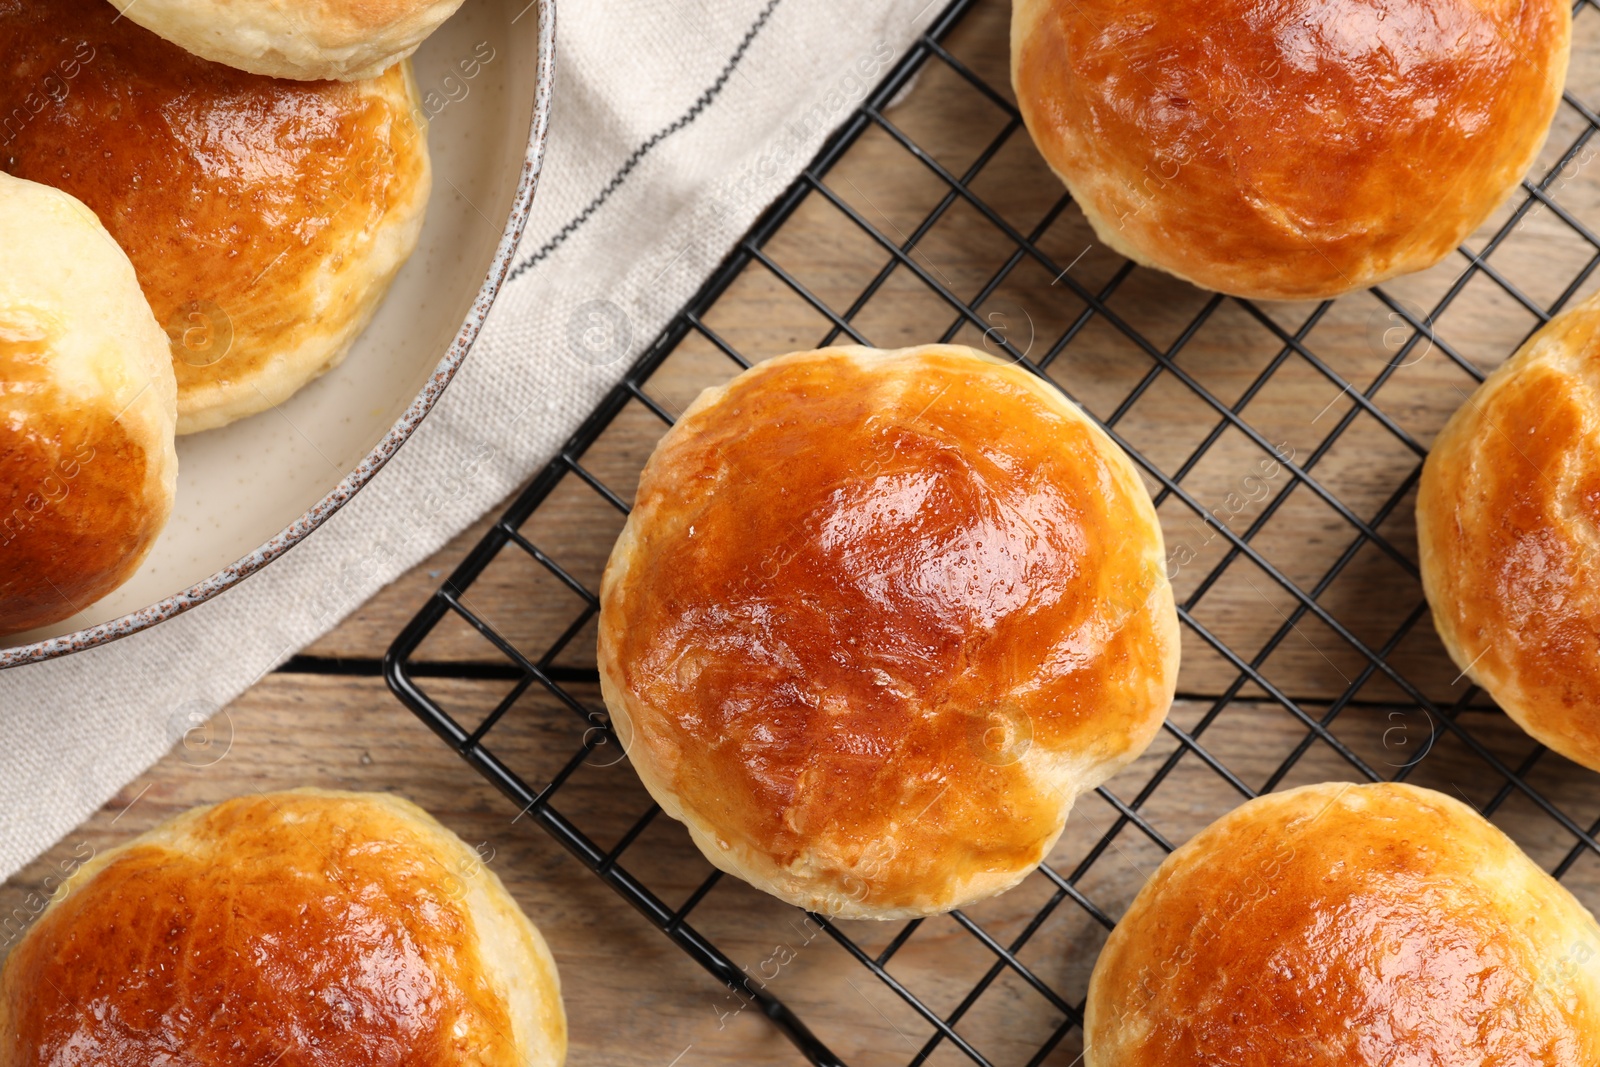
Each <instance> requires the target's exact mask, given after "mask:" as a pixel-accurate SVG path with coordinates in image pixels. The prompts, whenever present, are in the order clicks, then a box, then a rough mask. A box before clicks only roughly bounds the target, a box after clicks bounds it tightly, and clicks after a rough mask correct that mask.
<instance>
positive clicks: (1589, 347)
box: [1417, 296, 1600, 770]
mask: <svg viewBox="0 0 1600 1067" xmlns="http://www.w3.org/2000/svg"><path fill="white" fill-rule="evenodd" d="M1417 545H1418V549H1419V556H1420V561H1421V565H1422V588H1423V590H1424V592H1426V594H1427V597H1428V603H1429V605H1430V606H1431V607H1432V608H1433V624H1434V628H1435V629H1436V630H1438V632H1439V637H1440V639H1441V640H1442V641H1443V642H1444V646H1445V648H1446V649H1447V650H1448V651H1449V653H1450V658H1451V659H1453V660H1454V661H1455V663H1456V665H1457V666H1458V667H1460V668H1461V669H1462V671H1463V672H1464V673H1466V674H1467V675H1468V676H1470V677H1471V678H1472V680H1473V681H1474V682H1476V683H1477V684H1479V685H1481V686H1483V688H1484V689H1485V690H1487V691H1488V693H1489V695H1490V696H1492V697H1493V698H1494V699H1495V701H1496V702H1497V703H1498V704H1499V705H1500V707H1501V708H1503V709H1505V712H1506V714H1507V715H1510V716H1511V718H1512V719H1514V720H1516V722H1517V724H1518V725H1519V726H1521V727H1522V728H1523V729H1524V730H1526V731H1527V732H1528V733H1529V734H1531V735H1533V737H1534V738H1536V739H1537V740H1539V741H1541V742H1542V743H1544V744H1546V745H1549V746H1550V747H1551V748H1553V749H1555V750H1556V751H1557V752H1559V753H1561V754H1562V755H1563V756H1566V757H1567V758H1568V759H1571V760H1575V761H1577V762H1578V763H1581V764H1583V765H1584V766H1586V767H1590V768H1593V769H1595V770H1600V296H1596V297H1591V298H1589V300H1587V301H1586V302H1584V303H1583V304H1581V305H1579V306H1578V307H1575V308H1573V309H1571V310H1569V311H1567V312H1565V313H1563V314H1561V315H1558V316H1557V317H1556V318H1555V319H1554V320H1553V321H1552V322H1550V323H1549V324H1548V325H1547V326H1545V327H1544V328H1543V329H1542V330H1540V331H1539V332H1538V333H1537V334H1535V335H1534V336H1533V338H1532V339H1531V340H1529V342H1528V343H1527V344H1526V345H1524V346H1523V347H1522V349H1521V350H1520V351H1518V352H1517V353H1516V355H1514V356H1512V357H1511V358H1510V359H1508V360H1507V361H1506V362H1505V363H1503V364H1501V366H1500V367H1499V368H1498V369H1497V370H1496V371H1495V372H1494V373H1493V374H1491V375H1489V377H1488V379H1487V380H1486V381H1485V382H1484V383H1483V384H1482V385H1481V386H1479V387H1478V390H1477V391H1476V392H1475V393H1473V394H1472V396H1471V397H1470V398H1468V400H1467V401H1466V403H1464V404H1462V405H1461V407H1460V408H1458V409H1457V410H1456V413H1455V415H1454V416H1453V417H1452V418H1451V419H1450V422H1449V423H1448V424H1447V425H1446V426H1445V428H1444V430H1443V431H1442V432H1441V433H1440V434H1439V437H1438V439H1437V440H1435V441H1434V443H1433V448H1432V450H1431V451H1430V452H1429V454H1428V459H1427V462H1426V463H1424V464H1423V468H1422V484H1421V486H1420V488H1419V490H1418V493H1417Z"/></svg>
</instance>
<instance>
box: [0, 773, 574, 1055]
mask: <svg viewBox="0 0 1600 1067" xmlns="http://www.w3.org/2000/svg"><path fill="white" fill-rule="evenodd" d="M566 1044H567V1041H566V1018H565V1015H564V1014H563V1011H562V1007H561V990H560V985H559V982H558V980H557V976H556V970H555V963H554V961H553V960H552V959H551V957H550V952H549V949H548V948H546V947H545V943H544V939H543V938H542V937H540V936H539V931H538V930H537V929H535V928H534V926H533V924H532V923H531V922H529V921H528V919H527V917H526V916H525V915H523V914H522V911H521V910H520V909H519V908H518V907H517V904H516V902H515V901H514V900H512V899H511V896H510V894H508V893H507V892H506V890H505V887H504V886H503V885H501V883H500V879H499V878H497V877H496V876H495V875H494V873H493V872H492V871H490V870H489V869H488V868H487V867H485V866H484V864H483V861H482V860H481V859H480V857H479V856H478V855H477V854H476V853H475V852H474V851H473V850H472V849H470V848H468V847H467V846H466V845H465V844H464V843H463V842H462V841H461V839H460V838H458V837H456V836H455V834H453V833H451V832H450V831H449V830H447V829H445V828H444V827H443V826H440V825H439V824H438V823H437V822H435V821H434V820H433V818H432V817H431V816H429V815H428V814H427V813H426V812H424V811H423V810H422V809H421V808H418V807H417V806H416V805H414V804H412V803H410V802H408V801H405V800H401V799H399V798H397V797H392V796H389V795H387V794H381V793H337V792H326V791H323V790H320V789H301V790H295V791H293V792H289V793H260V794H256V795H254V796H247V797H239V798H237V799H235V800H229V801H226V802H224V803H222V804H218V805H215V806H213V807H205V808H196V809H194V810H192V811H188V812H185V813H184V814H182V815H180V816H178V817H177V818H174V819H171V820H169V821H167V822H165V823H163V824H162V825H160V826H158V827H156V828H155V829H154V830H152V831H150V832H149V833H148V834H145V835H144V836H142V837H139V838H137V839H136V840H134V841H132V842H130V843H129V844H127V845H125V846H123V847H121V848H117V849H113V850H111V851H109V852H106V853H103V854H101V855H99V856H96V857H95V858H94V859H92V860H90V861H89V862H88V863H86V864H84V865H83V866H82V867H81V868H79V869H78V870H77V871H75V872H74V873H73V875H72V877H71V878H69V879H68V880H67V882H66V883H65V884H64V885H63V886H62V887H61V888H60V889H59V890H58V891H57V893H56V894H55V896H54V898H53V900H52V902H51V904H50V906H49V907H48V908H47V909H46V910H45V911H44V913H43V914H42V915H41V916H40V917H39V918H38V919H37V920H36V921H35V922H34V925H33V926H32V927H30V928H29V929H28V931H27V933H26V934H25V936H24V937H23V938H22V940H21V941H19V942H18V943H17V946H16V947H15V948H14V949H13V950H12V952H11V956H10V958H9V959H7V960H6V966H5V971H4V972H3V973H0V1067H45V1065H47V1064H67V1063H71V1064H82V1065H85V1067H88V1065H102V1064H103V1065H107V1067H110V1065H113V1064H114V1065H115V1067H157V1065H162V1064H177V1063H182V1064H185V1065H188V1067H213V1065H214V1067H236V1065H238V1064H246V1063H249V1064H277V1065H278V1067H311V1065H315V1067H376V1065H379V1064H406V1065H408V1067H469V1065H470V1067H557V1065H559V1064H560V1063H561V1062H562V1061H563V1059H564V1058H565V1056H566Z"/></svg>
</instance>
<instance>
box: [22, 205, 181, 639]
mask: <svg viewBox="0 0 1600 1067" xmlns="http://www.w3.org/2000/svg"><path fill="white" fill-rule="evenodd" d="M176 394H177V386H176V383H175V382H174V381H173V376H172V364H171V359H170V356H169V355H168V353H167V339H166V335H165V334H163V333H162V332H161V330H160V328H159V327H158V326H157V325H156V320H155V318H154V316H152V315H151V313H150V305H149V304H148V303H147V302H146V301H145V298H144V294H143V293H141V292H140V290H139V282H138V279H137V278H135V277H134V273H133V266H132V265H131V264H130V263H129V262H128V257H127V256H125V255H124V254H123V253H122V249H120V248H118V247H117V244H116V242H115V241H113V240H112V239H111V235H110V234H108V233H106V231H105V228H104V227H102V226H101V225H100V223H99V222H98V221H97V220H96V219H95V217H94V212H92V211H90V210H89V209H88V208H87V207H85V206H84V205H83V204H81V203H79V202H78V201H76V200H74V199H73V198H72V197H70V196H68V195H67V194H65V193H63V192H60V191H58V190H55V189H50V188H47V187H45V186H42V185H36V184H34V183H33V182H26V181H22V180H21V179H18V178H12V177H9V176H7V175H6V174H4V173H0V633H6V634H9V633H18V632H21V631H25V630H31V629H34V628H36V627H40V626H46V625H49V624H51V623H55V622H59V621H61V620H63V619H66V618H69V617H70V616H72V615H75V614H77V613H78V612H79V611H80V610H82V609H83V608H85V607H87V606H88V605H89V604H92V603H93V602H94V601H96V600H99V599H100V598H101V597H103V596H105V595H106V594H107V593H109V592H111V591H112V590H113V589H115V588H116V587H117V586H118V585H120V584H122V582H123V581H125V580H126V579H127V578H128V576H129V575H131V574H132V573H133V572H134V571H135V570H136V569H137V568H138V566H139V564H140V562H141V561H142V560H143V559H144V558H145V556H146V554H147V553H148V552H149V551H150V548H151V546H152V545H154V544H155V541H156V538H157V536H158V535H159V534H160V533H161V530H162V528H163V527H164V526H165V525H166V522H167V517H168V516H169V515H170V514H171V511H172V503H173V497H174V494H175V492H176V488H177V476H178V456H177V452H176V451H175V450H174V448H173V428H174V425H175V423H176V419H177V408H176Z"/></svg>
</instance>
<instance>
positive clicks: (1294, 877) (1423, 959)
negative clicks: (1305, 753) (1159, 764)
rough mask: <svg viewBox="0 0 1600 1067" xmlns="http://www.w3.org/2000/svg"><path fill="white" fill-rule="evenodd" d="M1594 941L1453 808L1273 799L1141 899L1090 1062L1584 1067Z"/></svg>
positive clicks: (1092, 1000)
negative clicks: (1584, 960) (1579, 964)
mask: <svg viewBox="0 0 1600 1067" xmlns="http://www.w3.org/2000/svg"><path fill="white" fill-rule="evenodd" d="M1596 934H1597V929H1596V928H1595V926H1594V921H1593V919H1592V918H1591V917H1589V915H1588V914H1587V913H1586V912H1584V911H1583V909H1582V907H1581V906H1579V905H1578V903H1577V902H1576V901H1575V900H1573V899H1572V897H1571V895H1570V894H1568V893H1567V891H1566V890H1565V889H1563V888H1562V887H1561V886H1560V885H1559V884H1557V883H1556V882H1555V881H1554V879H1552V878H1550V877H1549V876H1548V875H1547V874H1545V873H1544V872H1543V871H1541V870H1539V869H1538V868H1537V867H1535V866H1534V865H1533V863H1532V862H1531V861H1530V860H1528V858H1527V857H1526V856H1524V855H1522V853H1521V852H1520V850H1518V849H1517V847H1516V845H1515V844H1513V843H1512V842H1511V841H1510V840H1509V839H1508V838H1506V837H1505V836H1504V835H1503V834H1501V833H1500V832H1499V831H1498V830H1496V829H1495V828H1494V827H1492V826H1490V825H1489V824H1488V823H1487V822H1485V821H1484V820H1483V819H1482V818H1481V817H1480V816H1478V815H1477V814H1476V813H1475V812H1473V811H1472V810H1471V809H1469V808H1467V807H1466V806H1464V805H1462V804H1460V803H1459V802H1457V801H1454V800H1453V799H1452V798H1450V797H1446V796H1443V795H1442V794H1439V793H1434V792H1432V791H1430V790H1422V789H1416V788H1414V787H1409V786H1397V785H1390V784H1380V785H1369V786H1351V785H1344V784H1328V785H1319V786H1309V787H1306V788H1304V789H1297V790H1292V791H1289V792H1287V793H1276V794H1270V795H1268V796H1266V797H1263V798H1261V799H1260V800H1256V801H1252V802H1250V803H1248V804H1246V805H1244V806H1243V807H1241V808H1238V809H1235V810H1234V811H1233V812H1230V813H1229V814H1228V815H1226V816H1224V817H1223V818H1222V819H1220V820H1218V821H1217V822H1216V823H1214V824H1212V826H1210V827H1208V828H1207V829H1206V830H1204V831H1202V832H1201V833H1200V834H1199V835H1197V836H1196V837H1195V838H1194V839H1193V840H1192V841H1190V842H1189V843H1188V844H1186V845H1185V846H1184V847H1183V848H1181V849H1179V850H1178V851H1177V852H1175V853H1174V854H1173V855H1172V856H1170V857H1169V858H1168V859H1167V861H1166V862H1164V863H1163V864H1162V866H1161V868H1160V869H1159V870H1158V871H1157V872H1156V874H1155V876H1154V877H1153V878H1152V879H1151V880H1150V881H1149V882H1148V883H1147V884H1146V886H1145V888H1144V889H1143V890H1141V892H1140V894H1139V896H1138V897H1137V898H1136V900H1135V901H1134V903H1133V905H1132V906H1131V907H1130V908H1129V910H1128V913H1127V914H1126V915H1125V916H1124V917H1123V919H1122V920H1121V922H1120V923H1119V924H1118V925H1117V928H1116V930H1115V931H1114V932H1113V934H1112V936H1111V939H1110V940H1109V941H1108V942H1107V944H1106V947H1105V949H1104V951H1103V952H1102V953H1101V956H1100V959H1099V960H1098V961H1097V963H1096V965H1095V971H1094V975H1093V978H1092V980H1091V982H1090V990H1089V1001H1088V1015H1087V1023H1086V1036H1085V1041H1086V1045H1087V1054H1086V1056H1085V1062H1086V1064H1087V1065H1088V1067H1146V1065H1149V1067H1155V1065H1157V1064H1160V1065H1163V1067H1188V1065H1194V1067H1199V1065H1202V1064H1204V1065H1217V1064H1230V1065H1237V1067H1327V1065H1338V1067H1395V1065H1399V1064H1405V1065H1418V1067H1421V1065H1430V1067H1432V1065H1439V1067H1456V1065H1460V1067H1467V1065H1472V1067H1529V1065H1534V1064H1539V1065H1543V1067H1580V1065H1585V1067H1586V1065H1592V1064H1594V1063H1596V1062H1600V1013H1597V1011H1596V986H1595V975H1594V972H1593V970H1592V969H1586V968H1573V967H1572V966H1571V958H1570V954H1571V953H1572V952H1573V951H1574V950H1575V946H1576V945H1580V944H1581V945H1588V946H1589V947H1590V948H1591V949H1592V948H1593V947H1594V946H1595V945H1596V943H1597V939H1596ZM1563 961H1565V962H1566V963H1567V967H1566V968H1565V969H1562V966H1561V965H1562V963H1563Z"/></svg>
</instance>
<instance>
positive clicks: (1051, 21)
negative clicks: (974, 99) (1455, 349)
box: [1011, 0, 1572, 300]
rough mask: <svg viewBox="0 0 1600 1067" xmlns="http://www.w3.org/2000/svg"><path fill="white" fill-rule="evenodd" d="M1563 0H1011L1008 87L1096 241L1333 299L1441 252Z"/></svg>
mask: <svg viewBox="0 0 1600 1067" xmlns="http://www.w3.org/2000/svg"><path fill="white" fill-rule="evenodd" d="M1570 7H1571V5H1570V4H1569V3H1568V2H1567V0H1520V2H1517V3H1508V2H1505V0H1386V2H1379V0H1287V2H1284V3H1276V4H1256V3H1250V2H1248V0H1178V2H1176V3H1169V2H1164V0H1016V3H1015V5H1014V8H1013V18H1012V27H1011V64H1012V81H1013V84H1014V87H1015V89H1016V94H1017V104H1018V106H1019V107H1020V109H1021V111H1022V116H1023V119H1024V120H1025V121H1026V123H1027V126H1028V130H1029V132H1030V133H1032V135H1033V139H1034V142H1035V143H1036V144H1037V145H1038V147H1039V150H1040V152H1041V153H1042V154H1043V156H1044V158H1045V161H1046V162H1048V163H1049V164H1050V166H1051V168H1052V169H1053V170H1054V171H1055V172H1056V174H1058V175H1059V176H1060V177H1061V179H1062V180H1063V181H1065V182H1066V184H1067V187H1068V189H1070V190H1071V192H1072V194H1073V198H1074V199H1075V200H1076V201H1077V202H1078V205H1079V206H1080V207H1081V208H1082V209H1083V213H1084V215H1085V216H1086V217H1087V218H1088V220H1089V222H1090V224H1091V225H1092V226H1093V227H1094V230H1095V233H1096V234H1098V235H1099V238H1100V240H1101V241H1102V242H1104V243H1105V244H1106V245H1107V246H1109V247H1110V248H1112V249H1114V250H1115V251H1117V252H1119V253H1121V254H1122V255H1125V256H1127V257H1129V258H1130V259H1134V260H1136V261H1138V262H1140V263H1143V264H1145V265H1146V266H1151V267H1158V268H1160V269H1161V270H1164V271H1168V272H1169V273H1172V274H1175V275H1177V276H1178V277H1180V278H1184V279H1187V280H1188V281H1191V282H1193V283H1194V284H1195V285H1198V286H1201V287H1203V288H1206V289H1215V290H1218V291H1221V292H1224V293H1232V294H1234V295H1237V296H1244V297H1254V298H1260V299H1269V300H1292V299H1311V298H1317V299H1320V298H1323V297H1331V296H1336V295H1338V294H1340V293H1344V292H1348V291H1350V290H1353V289H1359V288H1364V287H1366V286H1370V285H1373V284H1376V283H1377V282H1380V281H1383V280H1384V279H1385V278H1390V277H1393V276H1394V275H1397V274H1404V273H1406V272H1408V271H1416V270H1422V269H1423V268H1426V267H1429V266H1432V265H1433V264H1434V263H1437V262H1438V261H1439V260H1440V259H1442V258H1444V257H1445V256H1446V255H1448V254H1449V253H1450V252H1452V251H1453V250H1455V248H1456V247H1457V246H1458V245H1459V244H1460V243H1461V241H1462V239H1464V238H1465V237H1466V236H1467V235H1468V234H1470V233H1472V232H1473V231H1474V230H1475V229H1477V227H1478V226H1479V225H1480V224H1482V223H1483V221H1484V220H1485V219H1486V218H1487V217H1488V215H1489V214H1490V212H1492V211H1493V210H1494V208H1495V207H1496V206H1497V205H1498V204H1499V203H1500V202H1501V201H1502V200H1503V199H1504V198H1505V196H1506V195H1507V194H1508V193H1509V192H1510V191H1511V190H1512V189H1513V188H1514V187H1515V186H1516V185H1517V183H1518V182H1519V181H1520V180H1521V178H1522V176H1523V173H1524V172H1525V171H1526V170H1527V169H1528V167H1529V166H1530V165H1531V164H1532V163H1533V161H1534V158H1535V157H1536V156H1537V154H1538V151H1539V146H1540V145H1541V144H1542V143H1543V141H1544V137H1545V132H1546V130H1547V129H1548V128H1549V126H1550V122H1551V119H1552V118H1553V117H1554V115H1555V112H1556V107H1557V106H1558V104H1559V103H1560V100H1561V90H1562V85H1563V82H1564V81H1565V78H1566V69H1567V53H1568V48H1569V44H1570V38H1571V24H1572V16H1571V12H1570V10H1569V8H1570Z"/></svg>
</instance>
